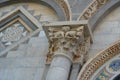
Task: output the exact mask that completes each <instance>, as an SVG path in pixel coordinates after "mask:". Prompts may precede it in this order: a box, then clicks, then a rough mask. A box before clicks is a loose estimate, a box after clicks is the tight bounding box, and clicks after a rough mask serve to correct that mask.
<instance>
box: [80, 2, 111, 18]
mask: <svg viewBox="0 0 120 80" xmlns="http://www.w3.org/2000/svg"><path fill="white" fill-rule="evenodd" d="M107 1H109V0H94V1H93V2H92V3H91V4H90V5H89V6H88V7H87V8H86V9H85V10H84V11H83V12H82V14H81V15H80V17H79V20H88V19H90V18H91V16H92V15H93V14H95V13H96V11H97V10H98V9H99V8H100V7H101V6H102V5H104V4H106V3H107Z"/></svg>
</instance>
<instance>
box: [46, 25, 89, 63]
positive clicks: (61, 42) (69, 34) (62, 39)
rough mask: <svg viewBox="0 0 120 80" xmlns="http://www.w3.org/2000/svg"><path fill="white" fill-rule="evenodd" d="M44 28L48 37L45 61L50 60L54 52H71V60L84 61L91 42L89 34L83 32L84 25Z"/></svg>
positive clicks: (67, 53)
mask: <svg viewBox="0 0 120 80" xmlns="http://www.w3.org/2000/svg"><path fill="white" fill-rule="evenodd" d="M44 28H45V31H46V35H47V36H48V39H49V51H48V54H47V60H46V62H47V63H50V62H51V61H52V59H53V57H54V55H56V53H65V55H69V54H72V55H73V58H72V61H73V62H78V63H81V64H83V62H85V56H87V51H88V49H89V47H90V42H91V37H90V35H86V33H87V32H85V31H86V30H85V29H86V25H70V24H68V25H64V26H63V25H58V26H54V25H53V26H48V27H44ZM88 33H89V32H88Z"/></svg>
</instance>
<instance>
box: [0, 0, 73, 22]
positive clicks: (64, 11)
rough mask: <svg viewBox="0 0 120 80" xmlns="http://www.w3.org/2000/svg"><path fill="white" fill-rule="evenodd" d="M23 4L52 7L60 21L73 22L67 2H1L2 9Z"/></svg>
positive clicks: (9, 0)
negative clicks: (40, 4)
mask: <svg viewBox="0 0 120 80" xmlns="http://www.w3.org/2000/svg"><path fill="white" fill-rule="evenodd" d="M23 2H34V3H42V4H44V5H46V6H49V7H51V8H52V9H53V10H54V11H55V12H56V13H57V15H58V17H59V20H60V21H66V20H68V21H69V20H71V10H70V6H69V4H68V2H67V0H17V1H15V0H1V1H0V7H3V6H6V5H10V4H14V3H23Z"/></svg>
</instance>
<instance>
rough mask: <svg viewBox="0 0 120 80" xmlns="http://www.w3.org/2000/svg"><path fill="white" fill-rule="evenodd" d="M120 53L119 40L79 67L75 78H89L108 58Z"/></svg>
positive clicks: (84, 79)
mask: <svg viewBox="0 0 120 80" xmlns="http://www.w3.org/2000/svg"><path fill="white" fill-rule="evenodd" d="M119 53H120V41H117V42H115V43H114V44H113V45H111V46H110V47H108V48H107V49H105V50H103V51H101V52H100V53H99V54H97V55H96V56H94V57H93V58H92V59H91V60H89V61H88V62H87V63H86V64H85V65H84V66H83V68H82V69H81V72H80V73H79V76H78V79H77V80H89V79H90V78H91V76H92V75H93V74H94V73H95V72H96V70H98V69H99V68H100V67H101V66H102V65H104V64H105V63H106V62H107V61H108V60H110V59H111V58H113V57H114V56H116V55H118V54H119Z"/></svg>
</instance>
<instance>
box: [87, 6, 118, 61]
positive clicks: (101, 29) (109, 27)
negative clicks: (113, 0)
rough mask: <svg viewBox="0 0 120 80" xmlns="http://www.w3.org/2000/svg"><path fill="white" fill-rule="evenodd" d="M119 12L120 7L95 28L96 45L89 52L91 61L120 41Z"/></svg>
mask: <svg viewBox="0 0 120 80" xmlns="http://www.w3.org/2000/svg"><path fill="white" fill-rule="evenodd" d="M119 11H120V7H118V8H117V9H115V10H113V11H112V12H111V13H110V14H109V15H107V16H106V17H105V18H104V19H101V21H100V23H99V25H97V27H96V28H95V30H94V32H93V36H94V43H93V44H92V46H91V49H90V51H89V59H90V58H92V57H93V55H96V54H97V53H99V52H100V51H101V50H104V49H106V48H107V47H109V46H110V45H111V44H112V43H114V42H115V41H118V40H119V39H120V14H119Z"/></svg>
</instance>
